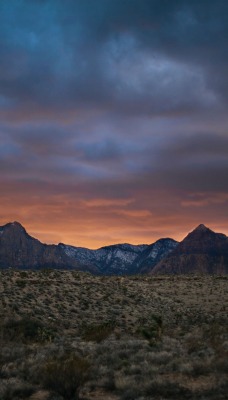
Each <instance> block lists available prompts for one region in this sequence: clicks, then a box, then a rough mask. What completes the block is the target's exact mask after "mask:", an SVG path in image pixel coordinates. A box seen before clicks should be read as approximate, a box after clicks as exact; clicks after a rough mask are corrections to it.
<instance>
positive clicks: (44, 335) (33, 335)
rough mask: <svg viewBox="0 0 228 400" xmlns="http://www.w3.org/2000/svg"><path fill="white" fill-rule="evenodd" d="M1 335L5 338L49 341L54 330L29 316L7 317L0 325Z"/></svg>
mask: <svg viewBox="0 0 228 400" xmlns="http://www.w3.org/2000/svg"><path fill="white" fill-rule="evenodd" d="M0 331H1V335H2V337H3V339H6V340H10V341H12V340H22V341H25V342H27V341H31V340H34V341H41V342H44V341H47V340H48V341H50V340H51V339H52V338H53V337H54V332H53V331H52V330H51V329H50V328H47V327H45V326H44V325H43V324H42V323H41V322H40V321H37V320H35V319H30V318H22V319H19V320H16V319H9V320H8V321H6V322H5V323H4V324H3V325H2V326H1V327H0Z"/></svg>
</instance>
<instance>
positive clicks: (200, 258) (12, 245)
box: [0, 222, 228, 275]
mask: <svg viewBox="0 0 228 400" xmlns="http://www.w3.org/2000/svg"><path fill="white" fill-rule="evenodd" d="M6 268H16V269H41V268H56V269H76V270H80V271H85V272H90V273H93V274H96V275H130V274H142V273H144V274H145V273H148V274H157V273H163V274H164V273H167V274H170V273H171V274H175V273H183V274H186V273H197V272H198V273H211V274H213V273H216V274H217V273H218V274H224V273H228V238H227V236H225V235H223V234H220V233H215V232H213V231H211V230H210V229H209V228H207V227H205V226H204V225H199V226H198V227H197V228H196V229H194V231H192V232H191V233H190V234H189V235H188V236H187V237H186V238H185V239H184V240H183V241H182V242H180V243H178V242H177V241H175V240H173V239H170V238H164V239H159V240H157V241H156V242H155V243H152V244H150V245H147V244H142V245H131V244H127V243H124V244H115V245H111V246H105V247H101V248H100V249H97V250H91V249H87V248H84V247H75V246H70V245H66V244H63V243H59V244H58V245H47V244H43V243H41V242H40V241H39V240H37V239H35V238H33V237H31V236H30V235H29V234H28V233H27V232H26V230H25V228H24V227H23V226H22V225H21V224H20V223H19V222H12V223H8V224H6V225H4V226H0V269H6Z"/></svg>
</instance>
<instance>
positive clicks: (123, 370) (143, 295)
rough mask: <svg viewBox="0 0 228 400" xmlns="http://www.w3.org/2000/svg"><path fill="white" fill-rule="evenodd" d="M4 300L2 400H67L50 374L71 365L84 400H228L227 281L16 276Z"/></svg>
mask: <svg viewBox="0 0 228 400" xmlns="http://www.w3.org/2000/svg"><path fill="white" fill-rule="evenodd" d="M0 294H1V296H0V340H1V348H0V379H1V382H0V399H1V400H11V399H12V400H16V399H29V398H30V399H41V400H45V399H46V400H47V399H49V400H51V399H53V400H54V399H56V400H57V399H59V400H60V399H63V398H64V397H61V395H60V393H57V392H55V391H54V389H53V387H50V388H49V389H50V390H46V389H47V385H46V384H45V382H46V380H45V379H44V378H45V377H44V376H42V371H45V365H48V364H47V363H48V362H50V360H53V359H57V360H58V359H59V360H61V359H63V358H64V359H66V360H67V357H68V356H69V357H71V358H72V357H74V359H75V360H77V359H78V360H81V361H80V362H81V363H82V364H81V365H89V366H90V369H89V371H88V376H86V379H83V380H82V381H80V391H79V392H78V391H77V395H78V393H79V397H80V398H82V399H87V400H90V399H96V400H99V399H103V400H107V399H110V400H112V399H113V400H114V399H115V400H118V399H121V400H124V399H126V400H127V399H128V400H130V399H133V400H136V399H138V400H149V399H160V400H162V399H164V400H165V399H175V400H176V399H177V400H178V399H196V400H198V399H201V400H203V399H207V400H212V399H214V400H219V399H225V398H227V397H226V396H227V391H228V383H227V380H226V376H227V375H226V374H227V369H228V363H227V359H228V358H227V355H228V353H227V350H228V336H227V319H228V318H227V315H228V306H227V299H228V279H227V277H216V276H213V277H210V276H170V277H168V276H154V277H148V276H135V277H94V276H91V275H89V274H83V273H78V272H74V271H62V272H61V271H48V270H47V271H45V270H44V271H36V272H35V271H12V270H11V271H1V272H0ZM75 368H76V367H75ZM78 368H79V369H80V365H79V367H78ZM66 376H68V375H66ZM54 379H55V377H54ZM56 379H57V378H56ZM67 379H68V378H67ZM69 379H70V378H69ZM71 381H72V377H71ZM66 385H67V382H66ZM69 385H70V382H69ZM76 389H78V387H77V388H76ZM73 392H74V390H73ZM75 396H76V395H75ZM65 398H66V397H65ZM75 398H76V397H75Z"/></svg>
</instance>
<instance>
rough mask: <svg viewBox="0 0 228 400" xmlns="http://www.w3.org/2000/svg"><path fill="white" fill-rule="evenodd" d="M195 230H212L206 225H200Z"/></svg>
mask: <svg viewBox="0 0 228 400" xmlns="http://www.w3.org/2000/svg"><path fill="white" fill-rule="evenodd" d="M194 230H195V231H201V232H206V231H209V230H210V229H209V228H207V227H206V226H205V225H204V224H200V225H198V226H197V227H196V228H195V229H194Z"/></svg>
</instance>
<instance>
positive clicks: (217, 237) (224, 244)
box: [151, 224, 228, 274]
mask: <svg viewBox="0 0 228 400" xmlns="http://www.w3.org/2000/svg"><path fill="white" fill-rule="evenodd" d="M151 273H152V274H157V273H162V274H189V273H208V274H227V273H228V238H227V236H226V235H224V234H222V233H215V232H213V231H212V230H211V229H209V228H207V227H206V226H204V225H203V224H201V225H199V226H198V227H197V228H196V229H194V230H193V231H192V232H191V233H189V234H188V235H187V236H186V238H185V239H184V240H183V241H182V242H180V243H179V244H178V246H177V247H176V248H175V249H174V250H173V251H172V252H170V253H169V254H168V256H167V257H165V258H164V259H162V260H161V261H160V262H159V263H158V264H157V265H156V266H155V268H153V269H152V271H151Z"/></svg>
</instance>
